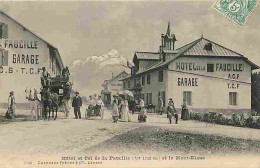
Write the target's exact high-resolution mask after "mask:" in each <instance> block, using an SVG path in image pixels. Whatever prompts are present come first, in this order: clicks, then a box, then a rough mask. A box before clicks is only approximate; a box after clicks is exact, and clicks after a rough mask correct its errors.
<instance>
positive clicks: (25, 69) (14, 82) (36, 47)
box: [0, 11, 64, 107]
mask: <svg viewBox="0 0 260 168" xmlns="http://www.w3.org/2000/svg"><path fill="white" fill-rule="evenodd" d="M42 67H45V68H46V70H47V71H48V72H49V73H50V74H51V76H56V75H60V74H61V71H62V69H63V68H64V65H63V63H62V60H61V57H60V54H59V51H58V49H57V48H56V47H54V46H53V45H51V44H50V43H48V42H47V41H45V40H43V39H42V38H41V37H39V36H37V35H36V34H34V33H33V32H31V31H30V30H29V29H27V28H26V27H25V26H23V25H22V24H21V23H19V22H17V21H15V20H14V19H13V18H11V17H10V16H8V15H7V14H5V13H3V12H1V11H0V93H1V96H0V107H5V106H6V103H7V98H8V96H9V92H10V91H11V90H12V91H14V92H15V98H16V102H17V103H18V106H19V104H23V103H28V101H27V100H26V99H25V89H26V88H36V89H37V90H39V89H40V87H41V81H40V73H41V68H42Z"/></svg>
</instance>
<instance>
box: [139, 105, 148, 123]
mask: <svg viewBox="0 0 260 168" xmlns="http://www.w3.org/2000/svg"><path fill="white" fill-rule="evenodd" d="M146 114H147V111H146V109H145V108H144V107H143V108H141V111H140V114H139V115H138V121H139V122H146V118H147V116H146Z"/></svg>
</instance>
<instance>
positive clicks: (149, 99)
mask: <svg viewBox="0 0 260 168" xmlns="http://www.w3.org/2000/svg"><path fill="white" fill-rule="evenodd" d="M146 104H147V105H149V104H153V101H152V93H147V94H146Z"/></svg>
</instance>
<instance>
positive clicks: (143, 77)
mask: <svg viewBox="0 0 260 168" xmlns="http://www.w3.org/2000/svg"><path fill="white" fill-rule="evenodd" d="M142 85H145V76H142Z"/></svg>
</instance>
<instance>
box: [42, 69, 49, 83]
mask: <svg viewBox="0 0 260 168" xmlns="http://www.w3.org/2000/svg"><path fill="white" fill-rule="evenodd" d="M49 77H50V74H49V72H47V71H46V68H45V67H42V74H41V84H42V87H44V86H46V85H47V86H48V85H50V81H49V79H48V78H49Z"/></svg>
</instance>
